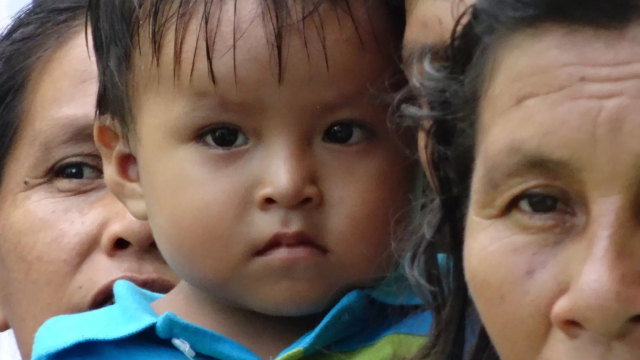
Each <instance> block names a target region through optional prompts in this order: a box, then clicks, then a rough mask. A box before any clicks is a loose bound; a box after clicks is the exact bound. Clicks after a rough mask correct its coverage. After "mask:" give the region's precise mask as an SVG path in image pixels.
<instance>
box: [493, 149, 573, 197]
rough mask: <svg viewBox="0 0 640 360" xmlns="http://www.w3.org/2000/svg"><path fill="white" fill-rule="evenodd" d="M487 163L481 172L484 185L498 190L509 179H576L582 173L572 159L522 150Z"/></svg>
mask: <svg viewBox="0 0 640 360" xmlns="http://www.w3.org/2000/svg"><path fill="white" fill-rule="evenodd" d="M485 161H486V162H487V163H488V164H487V166H486V167H484V170H482V172H481V174H482V177H483V178H484V181H483V182H482V183H483V184H485V186H487V187H488V188H489V189H497V188H499V187H500V186H501V185H502V184H504V182H505V181H507V180H509V179H512V178H516V177H524V176H527V175H532V174H536V175H546V176H551V177H554V178H565V179H566V178H570V179H575V178H576V177H578V176H579V175H580V174H581V172H582V170H581V169H580V168H579V167H577V166H575V165H574V163H575V162H574V161H571V159H566V158H561V157H558V156H553V155H549V154H545V153H542V152H536V151H530V150H526V149H522V148H511V149H509V150H507V151H504V152H502V153H501V154H500V155H494V156H493V157H492V158H491V159H489V160H485Z"/></svg>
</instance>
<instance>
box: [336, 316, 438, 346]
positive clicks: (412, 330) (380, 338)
mask: <svg viewBox="0 0 640 360" xmlns="http://www.w3.org/2000/svg"><path fill="white" fill-rule="evenodd" d="M389 310H391V309H389V308H387V309H386V310H383V311H385V312H386V311H389ZM391 312H393V310H391ZM372 315H373V316H374V317H376V318H377V319H379V320H380V321H373V319H372V322H371V324H370V326H367V327H365V330H364V331H362V332H361V333H359V334H357V335H356V336H353V337H350V338H348V339H346V340H345V341H341V342H339V343H337V344H335V346H333V347H332V350H333V351H335V352H338V353H343V354H344V353H353V354H355V353H358V354H360V355H362V356H364V357H362V358H363V359H368V357H367V356H370V355H371V354H380V355H381V356H382V354H392V353H393V354H396V356H397V355H398V352H402V353H403V354H405V355H410V354H412V353H414V352H415V351H417V350H418V349H419V348H420V347H421V346H422V345H424V344H425V343H426V340H427V339H428V335H429V332H430V330H431V324H432V321H433V314H432V312H431V311H428V310H420V311H416V312H413V313H411V314H409V315H407V314H402V313H400V314H398V316H394V315H393V314H392V313H387V314H386V315H387V316H385V315H384V314H380V313H378V314H372ZM365 355H366V356H365ZM378 358H380V359H383V358H386V357H384V356H382V357H377V356H376V357H373V358H372V359H378ZM390 358H394V357H390Z"/></svg>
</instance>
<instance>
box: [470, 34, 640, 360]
mask: <svg viewBox="0 0 640 360" xmlns="http://www.w3.org/2000/svg"><path fill="white" fill-rule="evenodd" d="M639 45H640V26H638V24H637V23H636V24H633V25H632V26H630V27H628V28H625V29H621V30H593V29H584V28H579V27H572V28H569V27H562V26H552V25H547V26H541V27H539V28H537V29H533V30H526V31H522V32H519V33H517V34H513V35H509V36H508V38H507V40H506V41H505V42H504V43H502V44H500V45H499V46H498V48H497V49H496V50H495V52H494V53H493V60H492V63H491V68H492V72H491V76H490V77H489V78H488V79H487V84H486V86H485V87H484V89H485V91H484V92H483V94H482V99H481V103H480V113H479V119H480V120H479V130H478V131H479V132H478V138H477V139H478V140H477V147H476V152H477V153H476V164H475V170H474V173H473V180H472V187H471V198H470V206H469V212H468V219H467V224H466V225H467V227H466V235H465V240H464V241H465V243H464V266H465V274H466V279H467V282H468V285H469V289H470V291H471V295H472V298H473V300H474V303H475V305H476V307H477V309H478V311H479V314H480V317H481V319H482V322H483V323H484V325H485V327H486V329H487V331H488V333H489V336H490V338H491V340H492V342H493V344H494V345H495V347H496V349H497V351H498V353H499V354H500V357H501V358H502V359H504V360H534V359H538V360H605V359H606V360H631V359H638V358H640V321H639V320H638V319H640V280H639V279H640V217H639V216H638V214H639V212H638V204H639V203H640V185H639V184H640V181H639V180H640V176H639V175H638V174H640V167H639V165H638V164H640V141H638V134H640V118H639V117H638V114H639V113H640V101H639V100H640V81H639V80H640V46H639ZM540 54H544V56H540Z"/></svg>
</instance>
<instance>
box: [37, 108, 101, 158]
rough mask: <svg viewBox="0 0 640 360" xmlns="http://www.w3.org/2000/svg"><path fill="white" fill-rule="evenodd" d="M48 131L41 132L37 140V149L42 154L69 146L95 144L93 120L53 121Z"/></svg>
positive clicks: (84, 118) (69, 119) (68, 119)
mask: <svg viewBox="0 0 640 360" xmlns="http://www.w3.org/2000/svg"><path fill="white" fill-rule="evenodd" d="M52 123H55V126H51V127H50V128H49V129H48V131H41V132H40V136H39V139H37V140H36V141H37V144H38V146H37V148H39V149H40V151H41V152H42V153H50V152H53V151H56V149H59V148H60V147H64V146H69V145H86V144H94V140H93V118H90V119H89V118H86V117H84V116H82V117H68V118H65V120H64V121H52Z"/></svg>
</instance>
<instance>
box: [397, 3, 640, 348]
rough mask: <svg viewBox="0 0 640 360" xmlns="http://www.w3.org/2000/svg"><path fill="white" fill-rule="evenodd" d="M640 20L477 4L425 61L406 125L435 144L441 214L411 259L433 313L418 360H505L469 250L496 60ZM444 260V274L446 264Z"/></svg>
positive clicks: (601, 10)
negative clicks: (507, 46) (506, 44)
mask: <svg viewBox="0 0 640 360" xmlns="http://www.w3.org/2000/svg"><path fill="white" fill-rule="evenodd" d="M639 19H640V0H608V1H603V0H478V2H477V3H476V4H475V5H472V6H471V7H469V8H468V9H467V10H466V11H465V12H464V13H463V14H462V16H461V17H460V18H459V19H458V22H457V25H456V28H455V29H454V31H453V34H452V36H451V42H450V44H449V46H448V47H446V48H444V49H426V50H425V51H424V52H422V53H421V55H419V56H417V58H416V63H415V64H414V65H416V66H414V67H412V68H413V69H415V73H414V74H413V76H412V80H411V84H410V86H411V88H412V91H413V93H414V96H416V97H417V99H418V100H420V101H419V103H421V104H423V105H424V104H426V105H427V106H426V107H427V108H428V109H425V108H424V107H421V106H407V107H405V115H406V117H405V118H406V121H407V122H408V123H409V124H412V125H414V126H417V127H419V128H421V130H422V131H424V132H426V134H427V136H428V139H429V141H428V145H427V146H428V148H427V149H424V150H426V153H427V156H428V160H429V162H430V165H429V169H427V173H429V175H430V177H431V179H432V183H433V184H434V193H435V194H436V195H435V198H434V200H433V203H434V206H431V207H425V209H424V211H423V212H424V213H423V217H422V218H423V221H426V223H427V224H428V226H425V227H424V229H425V230H428V231H425V237H423V238H422V240H421V241H417V242H416V243H415V244H414V246H413V247H412V249H411V250H410V251H409V254H408V258H409V263H408V269H407V272H408V273H409V274H410V276H411V278H412V282H413V284H414V287H415V288H416V289H417V290H418V292H419V295H421V296H422V297H423V298H424V299H426V300H427V301H428V302H429V304H430V305H431V306H432V307H433V309H434V312H435V314H434V315H435V316H434V317H435V319H434V331H433V334H432V336H431V340H430V342H429V343H428V344H427V345H426V346H425V348H424V349H423V351H422V352H421V354H419V356H418V358H419V359H429V360H460V359H472V360H490V359H491V360H494V359H495V360H497V359H498V358H499V357H498V355H497V353H496V351H495V349H494V347H493V345H492V344H491V341H490V339H489V337H488V335H487V333H486V331H485V329H484V327H483V326H482V324H481V323H480V320H479V319H478V317H477V314H476V312H475V309H474V305H473V302H472V300H471V298H470V296H469V290H468V288H467V284H466V282H465V279H464V272H463V263H462V248H463V240H464V225H465V218H466V212H467V208H468V203H469V194H470V182H471V176H472V172H473V166H474V149H475V140H476V139H475V136H476V126H477V122H478V111H479V104H480V100H481V98H482V95H483V94H482V89H483V87H484V84H485V80H486V77H487V74H488V72H489V71H490V69H489V66H490V63H491V60H492V58H491V57H492V55H493V53H494V51H495V50H496V48H497V46H499V45H500V44H501V43H502V42H503V41H504V40H505V39H506V38H508V37H509V36H510V35H512V34H514V33H516V32H518V31H523V30H526V29H531V28H536V27H540V26H544V25H557V26H572V27H583V28H595V29H605V30H607V29H620V28H624V27H628V26H629V25H630V24H632V23H633V22H634V21H636V20H639ZM442 254H446V255H447V262H446V264H445V266H442V264H440V265H439V263H438V255H442Z"/></svg>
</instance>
